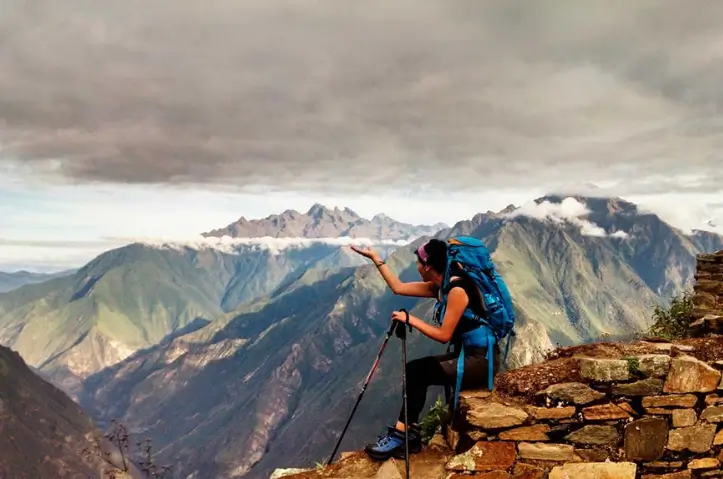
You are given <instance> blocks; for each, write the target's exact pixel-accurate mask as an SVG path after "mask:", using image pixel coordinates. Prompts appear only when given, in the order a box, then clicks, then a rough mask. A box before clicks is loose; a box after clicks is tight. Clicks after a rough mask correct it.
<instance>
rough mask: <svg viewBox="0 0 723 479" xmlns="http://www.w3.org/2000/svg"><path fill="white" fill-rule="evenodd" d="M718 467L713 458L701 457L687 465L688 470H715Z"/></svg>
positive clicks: (718, 464)
mask: <svg viewBox="0 0 723 479" xmlns="http://www.w3.org/2000/svg"><path fill="white" fill-rule="evenodd" d="M718 466H720V461H718V459H716V458H715V457H702V458H699V459H693V460H692V461H690V462H689V463H688V469H715V468H717V467H718Z"/></svg>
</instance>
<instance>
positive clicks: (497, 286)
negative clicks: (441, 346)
mask: <svg viewBox="0 0 723 479" xmlns="http://www.w3.org/2000/svg"><path fill="white" fill-rule="evenodd" d="M447 258H448V259H447V268H446V271H445V275H444V280H443V282H442V299H441V300H438V301H437V304H436V305H435V318H436V321H437V322H438V324H440V323H441V321H442V319H443V318H444V311H445V309H446V305H447V295H448V294H449V289H451V288H450V286H453V284H452V285H450V277H451V276H452V275H454V276H466V277H467V278H469V279H470V280H472V282H473V283H474V284H475V285H476V286H477V288H478V289H479V292H480V293H481V297H480V299H481V301H480V302H481V303H482V308H483V311H482V315H479V314H477V313H475V312H474V311H472V309H471V308H470V307H469V306H468V307H467V309H465V311H464V313H463V315H462V319H460V323H461V322H462V321H463V320H464V318H467V319H468V320H471V321H472V322H473V324H476V325H477V326H476V327H475V328H474V329H472V330H471V331H468V332H466V333H463V334H461V335H460V339H461V341H460V351H459V357H458V359H457V383H456V387H455V392H454V404H453V414H456V410H457V404H458V402H459V390H460V388H461V386H462V375H463V373H464V348H465V346H467V347H476V348H479V347H486V348H487V362H488V363H489V371H488V378H489V383H488V386H489V390H490V391H492V389H493V385H494V379H493V372H494V371H493V369H494V367H493V366H494V364H493V363H494V361H493V358H494V356H493V347H494V345H495V344H500V342H501V341H502V340H503V339H504V338H505V337H508V336H514V335H515V331H514V325H515V313H514V309H513V305H512V299H511V297H510V292H509V290H508V289H507V285H506V284H505V282H504V280H503V279H502V276H500V275H499V273H498V272H497V270H496V269H495V265H494V263H493V262H492V258H491V257H490V254H489V250H488V249H487V246H485V244H484V242H482V241H481V240H479V239H477V238H473V237H471V236H457V237H455V238H451V239H449V240H448V241H447ZM452 271H454V273H452ZM470 303H472V301H470ZM510 340H511V338H508V339H507V346H506V349H505V355H504V359H503V361H505V360H506V359H507V353H509V348H510Z"/></svg>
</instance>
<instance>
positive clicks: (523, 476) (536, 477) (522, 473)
mask: <svg viewBox="0 0 723 479" xmlns="http://www.w3.org/2000/svg"><path fill="white" fill-rule="evenodd" d="M512 474H513V476H512V477H513V479H543V478H544V477H545V476H546V475H547V471H545V470H544V469H541V468H539V467H536V466H532V465H530V464H523V463H521V462H518V463H517V464H515V467H514V469H513V470H512ZM467 479H469V478H467Z"/></svg>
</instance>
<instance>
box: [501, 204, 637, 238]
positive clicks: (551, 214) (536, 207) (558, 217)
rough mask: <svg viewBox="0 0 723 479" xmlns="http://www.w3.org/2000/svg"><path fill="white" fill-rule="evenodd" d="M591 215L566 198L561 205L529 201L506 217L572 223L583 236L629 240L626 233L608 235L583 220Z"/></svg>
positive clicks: (617, 232)
mask: <svg viewBox="0 0 723 479" xmlns="http://www.w3.org/2000/svg"><path fill="white" fill-rule="evenodd" d="M588 214H590V210H589V209H588V207H587V206H586V205H585V204H583V203H581V202H580V201H578V200H577V199H575V198H565V199H563V200H562V201H561V202H560V203H553V202H550V201H547V200H545V201H541V202H539V203H537V202H535V201H528V202H527V203H525V204H523V205H522V206H520V207H519V208H518V209H516V210H515V211H513V212H510V213H507V214H505V215H504V216H505V217H506V218H509V219H512V218H516V217H519V216H527V217H530V218H535V219H538V220H542V221H552V222H554V223H558V224H563V223H565V222H567V223H571V224H573V225H575V226H577V227H579V228H580V232H581V234H583V235H585V236H598V237H605V236H609V237H612V238H627V237H628V234H627V233H626V232H625V231H621V230H618V231H613V232H610V233H609V234H608V232H606V231H605V230H604V229H603V228H601V227H600V226H598V225H596V224H595V223H593V222H591V221H588V220H586V219H583V218H581V217H582V216H586V215H588Z"/></svg>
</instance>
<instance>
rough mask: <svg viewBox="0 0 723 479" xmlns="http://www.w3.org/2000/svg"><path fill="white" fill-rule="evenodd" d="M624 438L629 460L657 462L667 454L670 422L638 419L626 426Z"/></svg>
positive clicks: (658, 419)
mask: <svg viewBox="0 0 723 479" xmlns="http://www.w3.org/2000/svg"><path fill="white" fill-rule="evenodd" d="M623 437H624V442H623V447H624V450H625V458H626V459H627V460H629V461H646V462H649V461H656V460H658V459H660V458H661V457H662V456H663V454H664V453H665V445H666V443H667V442H668V421H666V420H665V419H662V418H655V417H646V418H642V419H637V420H635V421H633V422H631V423H630V424H627V425H626V426H625V432H624V434H623Z"/></svg>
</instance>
